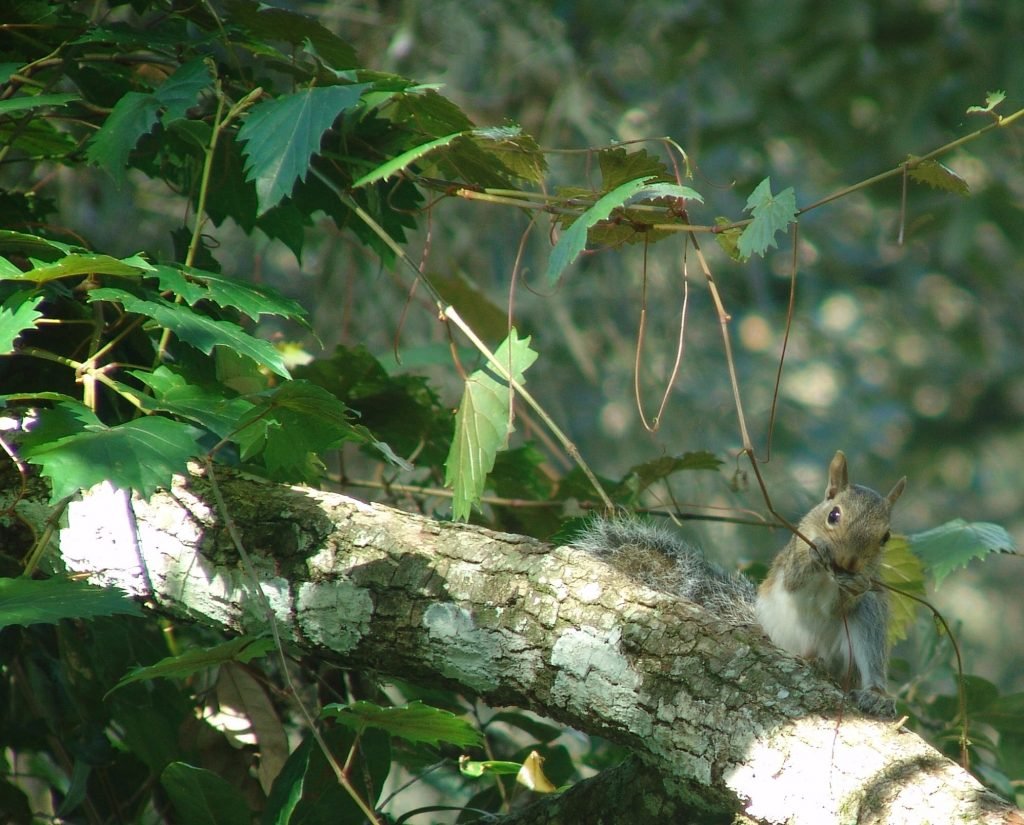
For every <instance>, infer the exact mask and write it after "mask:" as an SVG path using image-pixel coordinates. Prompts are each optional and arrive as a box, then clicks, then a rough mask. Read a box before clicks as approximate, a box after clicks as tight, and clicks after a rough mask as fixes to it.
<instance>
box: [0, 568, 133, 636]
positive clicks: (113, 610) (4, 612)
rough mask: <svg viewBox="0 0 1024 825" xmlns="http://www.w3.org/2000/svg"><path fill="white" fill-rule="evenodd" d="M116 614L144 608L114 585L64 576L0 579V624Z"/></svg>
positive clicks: (1, 625)
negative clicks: (99, 585) (99, 584)
mask: <svg viewBox="0 0 1024 825" xmlns="http://www.w3.org/2000/svg"><path fill="white" fill-rule="evenodd" d="M115 614H125V615H128V616H141V615H142V610H140V609H139V606H138V605H137V604H135V602H133V601H132V600H131V599H129V598H128V597H127V596H126V595H125V594H124V593H122V592H121V591H120V590H117V589H115V588H112V587H97V586H96V585H94V584H89V583H88V582H84V581H73V580H71V579H62V578H53V579H40V580H36V579H0V628H4V627H8V626H9V625H15V624H16V625H31V624H55V623H56V622H59V621H60V620H61V619H91V618H93V617H95V616H113V615H115Z"/></svg>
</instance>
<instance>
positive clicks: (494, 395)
mask: <svg viewBox="0 0 1024 825" xmlns="http://www.w3.org/2000/svg"><path fill="white" fill-rule="evenodd" d="M494 356H495V360H496V361H497V362H498V363H499V364H502V365H504V366H505V368H506V369H508V370H509V374H510V375H511V376H512V377H513V378H514V379H515V380H516V381H517V382H518V383H522V380H523V379H522V376H523V373H524V372H525V371H526V370H527V369H528V368H529V367H530V365H531V364H532V363H533V362H534V361H535V360H537V353H536V352H534V351H533V350H531V349H530V339H529V337H527V338H519V337H518V334H517V332H516V330H515V328H514V327H513V329H512V330H511V332H510V333H509V337H508V338H506V339H505V341H503V342H502V344H501V346H500V347H498V350H497V351H496V352H495V353H494ZM510 403H511V390H510V388H509V386H508V384H507V383H505V382H504V381H502V382H499V381H496V380H495V379H494V378H492V377H491V375H490V374H489V373H488V372H486V371H485V370H477V371H476V372H474V373H473V374H472V375H470V376H469V378H467V379H466V386H465V389H464V391H463V394H462V403H461V404H459V411H458V412H457V413H456V414H455V438H454V439H453V440H452V446H451V450H450V451H449V453H448V459H447V461H446V462H445V482H444V483H445V486H446V487H451V488H452V490H453V492H454V496H453V499H452V516H453V518H455V519H456V520H461V521H465V520H466V519H468V518H469V513H470V509H471V508H472V506H473V504H475V503H476V502H477V501H479V500H480V496H481V494H482V493H483V490H484V485H485V484H486V483H487V474H488V473H490V471H491V469H492V468H493V467H494V459H495V456H496V455H497V453H498V450H500V449H503V448H504V447H505V445H506V444H507V442H508V437H509V435H510V433H511V431H512V430H511V425H510V423H509V405H510Z"/></svg>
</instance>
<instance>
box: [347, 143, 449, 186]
mask: <svg viewBox="0 0 1024 825" xmlns="http://www.w3.org/2000/svg"><path fill="white" fill-rule="evenodd" d="M461 134H463V133H462V132H455V133H454V134H451V135H445V136H444V137H439V138H437V139H436V140H431V141H429V142H428V143H424V144H422V145H421V146H414V147H413V148H412V149H409V150H408V151H406V152H402V154H400V155H398V156H397V157H393V158H391V160H389V161H387V162H386V163H382V164H381V165H380V166H378V167H377V168H376V169H374V170H373V171H371V172H368V173H367V174H365V175H363V177H361V178H360V179H359V180H357V181H356V182H355V183H353V184H352V188H353V189H358V188H359V187H360V186H367V185H369V184H371V183H376V182H377V181H379V180H387V179H388V178H390V177H391V176H392V175H394V174H396V173H398V172H400V171H401V170H403V169H405V168H406V167H407V166H409V165H410V164H412V163H415V162H416V161H417V160H419V159H420V158H421V157H423V156H424V155H426V154H429V153H430V152H433V151H434V150H435V149H440V148H441V147H442V146H447V145H448V144H449V143H451V142H452V141H453V140H455V138H457V137H459V135H461Z"/></svg>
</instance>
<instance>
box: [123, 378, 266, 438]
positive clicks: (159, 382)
mask: <svg viewBox="0 0 1024 825" xmlns="http://www.w3.org/2000/svg"><path fill="white" fill-rule="evenodd" d="M246 362H247V363H250V364H251V363H252V362H251V361H249V360H248V359H246ZM129 374H130V375H132V376H134V377H135V378H136V379H138V380H139V381H141V382H142V383H143V384H145V385H146V386H147V387H149V388H150V390H152V393H153V394H152V395H151V396H150V395H147V394H145V393H142V392H139V391H137V390H134V389H132V388H131V387H128V386H125V385H119V389H120V391H121V392H123V393H125V395H127V396H128V397H130V398H134V399H135V402H136V403H137V404H139V405H141V406H142V408H143V409H145V410H146V411H147V412H157V411H163V412H168V413H171V415H175V416H177V417H178V418H187V419H188V420H190V421H194V422H195V423H196V424H200V425H201V426H203V427H205V428H206V429H208V430H209V431H210V432H212V433H214V434H215V435H217V436H218V437H219V438H227V437H228V436H229V435H232V434H233V433H234V432H235V431H236V430H237V429H238V427H239V422H241V421H242V419H243V418H244V417H245V416H246V415H248V414H249V413H250V412H251V411H252V409H253V406H254V405H253V403H252V402H251V401H247V400H246V399H244V398H238V397H235V398H232V397H229V396H226V395H225V394H224V393H223V392H221V391H217V390H213V389H206V388H204V387H198V386H196V385H194V384H189V383H188V382H187V381H186V380H185V379H184V378H183V377H182V376H180V375H178V374H177V373H175V372H172V371H171V370H170V369H169V368H167V367H164V366H160V367H157V368H156V369H155V370H154V371H153V372H146V371H144V370H131V371H130V373H129Z"/></svg>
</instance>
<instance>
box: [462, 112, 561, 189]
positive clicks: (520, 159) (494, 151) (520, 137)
mask: <svg viewBox="0 0 1024 825" xmlns="http://www.w3.org/2000/svg"><path fill="white" fill-rule="evenodd" d="M472 137H473V141H474V142H475V143H476V145H477V146H479V147H480V149H482V150H483V151H484V152H485V153H487V154H488V155H490V156H492V157H495V158H497V159H498V161H499V162H500V163H501V165H502V166H503V167H504V168H505V169H507V170H509V172H511V173H512V174H513V175H515V176H516V177H518V178H522V179H523V180H528V181H530V182H532V183H537V184H540V183H543V181H544V173H545V172H546V171H547V168H548V164H547V161H546V160H545V159H544V153H543V152H542V151H541V149H540V147H539V146H538V145H537V141H536V140H534V139H533V138H532V137H531V136H530V135H527V134H525V133H524V132H523V130H522V129H521V128H520V127H518V126H492V127H488V128H481V129H474V130H473V134H472Z"/></svg>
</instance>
